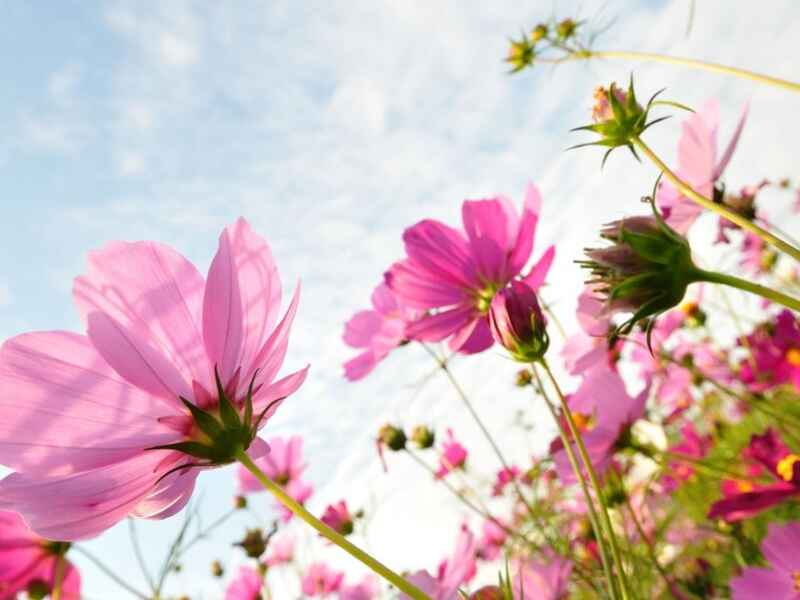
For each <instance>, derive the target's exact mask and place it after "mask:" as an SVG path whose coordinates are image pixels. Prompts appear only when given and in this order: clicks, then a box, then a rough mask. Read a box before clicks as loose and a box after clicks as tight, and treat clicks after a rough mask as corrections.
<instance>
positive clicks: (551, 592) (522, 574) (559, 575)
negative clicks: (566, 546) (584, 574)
mask: <svg viewBox="0 0 800 600" xmlns="http://www.w3.org/2000/svg"><path fill="white" fill-rule="evenodd" d="M571 574H572V562H571V561H570V560H568V559H566V558H563V557H561V556H552V557H551V558H550V560H549V562H539V561H536V560H534V559H530V560H527V561H520V562H519V564H518V565H517V574H516V577H515V578H514V600H562V599H563V598H566V597H567V593H568V592H569V589H568V588H569V578H570V575H571Z"/></svg>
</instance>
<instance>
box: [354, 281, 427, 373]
mask: <svg viewBox="0 0 800 600" xmlns="http://www.w3.org/2000/svg"><path fill="white" fill-rule="evenodd" d="M372 306H373V309H374V310H362V311H360V312H357V313H356V314H355V315H353V316H352V317H351V318H350V320H349V321H348V322H347V323H346V324H345V326H344V336H342V339H344V343H345V344H347V345H348V346H350V347H351V348H356V349H359V350H363V351H362V352H361V354H359V355H357V356H356V357H355V358H351V359H350V360H348V361H347V362H346V363H344V376H345V377H346V378H347V379H349V380H350V381H356V380H358V379H362V378H363V377H366V376H367V375H369V374H370V373H371V372H372V370H373V369H374V368H375V367H376V366H377V364H378V363H379V362H380V361H382V360H383V359H384V358H386V356H388V354H389V352H391V351H392V350H394V349H395V348H397V347H398V346H400V345H401V344H403V342H405V341H406V325H407V324H408V323H411V322H412V321H414V319H416V317H417V311H414V310H410V309H408V308H405V307H403V306H402V305H401V304H400V302H399V301H398V299H397V296H396V295H395V294H394V292H392V290H391V289H390V288H389V286H388V285H387V284H386V283H381V284H380V285H379V286H378V287H376V288H375V291H373V292H372Z"/></svg>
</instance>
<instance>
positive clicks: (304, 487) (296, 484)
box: [272, 479, 314, 523]
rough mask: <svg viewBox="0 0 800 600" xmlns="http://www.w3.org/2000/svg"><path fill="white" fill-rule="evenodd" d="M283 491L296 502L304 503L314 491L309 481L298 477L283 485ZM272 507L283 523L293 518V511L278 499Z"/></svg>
mask: <svg viewBox="0 0 800 600" xmlns="http://www.w3.org/2000/svg"><path fill="white" fill-rule="evenodd" d="M283 489H284V491H285V492H286V493H287V494H289V496H291V497H292V498H293V499H294V500H295V501H296V502H298V503H300V504H302V505H305V503H306V502H307V501H308V499H309V498H311V496H312V494H313V493H314V486H312V485H311V484H310V483H306V482H305V481H302V480H300V479H295V480H293V481H290V482H289V483H288V484H286V485H285V486H284V488H283ZM272 507H273V508H274V509H275V510H276V511H277V512H278V514H279V515H280V518H281V521H283V522H284V523H288V522H289V521H291V520H292V519H293V518H294V513H293V512H292V511H290V510H289V509H288V508H286V507H285V506H284V505H283V504H281V503H280V502H278V501H275V502H274V503H273V505H272Z"/></svg>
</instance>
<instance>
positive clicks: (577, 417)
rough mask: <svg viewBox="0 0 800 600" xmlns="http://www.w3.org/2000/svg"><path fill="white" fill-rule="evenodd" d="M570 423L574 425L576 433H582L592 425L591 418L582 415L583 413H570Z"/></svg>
mask: <svg viewBox="0 0 800 600" xmlns="http://www.w3.org/2000/svg"><path fill="white" fill-rule="evenodd" d="M572 422H573V423H575V427H577V428H578V431H581V432H584V431H588V429H589V426H590V425H591V423H592V417H591V416H589V415H584V414H583V413H579V412H574V413H572Z"/></svg>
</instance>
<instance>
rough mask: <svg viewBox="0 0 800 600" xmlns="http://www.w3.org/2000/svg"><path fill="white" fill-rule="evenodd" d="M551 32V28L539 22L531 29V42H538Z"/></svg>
mask: <svg viewBox="0 0 800 600" xmlns="http://www.w3.org/2000/svg"><path fill="white" fill-rule="evenodd" d="M548 33H550V29H549V28H548V27H547V25H545V24H544V23H539V24H538V25H537V26H536V27H534V28H533V29H532V30H531V42H532V43H534V44H535V43H536V42H538V41H541V40H543V39H544V38H546V37H547V34H548Z"/></svg>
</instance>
